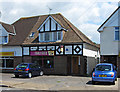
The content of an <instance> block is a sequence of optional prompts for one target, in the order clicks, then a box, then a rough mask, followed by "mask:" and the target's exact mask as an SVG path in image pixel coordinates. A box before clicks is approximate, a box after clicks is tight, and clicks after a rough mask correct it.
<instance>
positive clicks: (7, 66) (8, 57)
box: [0, 52, 14, 72]
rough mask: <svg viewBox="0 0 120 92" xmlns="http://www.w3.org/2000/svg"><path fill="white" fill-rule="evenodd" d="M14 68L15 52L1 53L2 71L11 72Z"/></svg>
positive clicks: (0, 68)
mask: <svg viewBox="0 0 120 92" xmlns="http://www.w3.org/2000/svg"><path fill="white" fill-rule="evenodd" d="M13 68H14V52H0V70H1V72H2V71H10V70H12V69H13Z"/></svg>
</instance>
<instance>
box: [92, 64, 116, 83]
mask: <svg viewBox="0 0 120 92" xmlns="http://www.w3.org/2000/svg"><path fill="white" fill-rule="evenodd" d="M115 80H117V69H116V67H115V66H114V65H113V64H110V63H101V64H97V65H96V67H95V68H94V70H93V73H92V83H93V84H95V83H96V82H111V83H112V84H115Z"/></svg>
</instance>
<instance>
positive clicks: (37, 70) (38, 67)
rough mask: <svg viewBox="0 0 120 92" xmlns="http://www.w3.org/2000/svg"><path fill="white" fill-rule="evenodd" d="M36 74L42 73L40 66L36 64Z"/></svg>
mask: <svg viewBox="0 0 120 92" xmlns="http://www.w3.org/2000/svg"><path fill="white" fill-rule="evenodd" d="M36 74H37V75H39V74H40V66H39V65H36Z"/></svg>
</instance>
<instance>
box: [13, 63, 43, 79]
mask: <svg viewBox="0 0 120 92" xmlns="http://www.w3.org/2000/svg"><path fill="white" fill-rule="evenodd" d="M14 75H15V77H19V75H22V76H28V77H29V78H31V77H32V76H34V75H40V76H42V75H43V70H42V68H41V67H40V66H39V65H36V64H34V63H21V64H19V65H18V66H17V67H16V68H15V69H14Z"/></svg>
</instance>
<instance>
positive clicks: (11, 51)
mask: <svg viewBox="0 0 120 92" xmlns="http://www.w3.org/2000/svg"><path fill="white" fill-rule="evenodd" d="M14 36H16V32H15V28H14V26H13V25H10V24H6V23H3V22H0V70H2V71H3V72H11V71H13V69H14V67H15V66H14V63H16V64H18V61H20V62H21V60H22V59H21V60H19V57H20V58H21V56H22V47H21V46H13V45H8V44H9V43H10V42H11V41H12V39H13V37H14ZM2 71H1V72H2Z"/></svg>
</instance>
